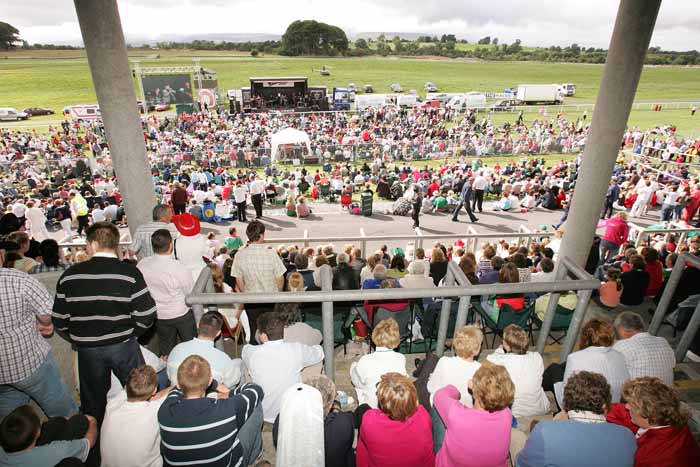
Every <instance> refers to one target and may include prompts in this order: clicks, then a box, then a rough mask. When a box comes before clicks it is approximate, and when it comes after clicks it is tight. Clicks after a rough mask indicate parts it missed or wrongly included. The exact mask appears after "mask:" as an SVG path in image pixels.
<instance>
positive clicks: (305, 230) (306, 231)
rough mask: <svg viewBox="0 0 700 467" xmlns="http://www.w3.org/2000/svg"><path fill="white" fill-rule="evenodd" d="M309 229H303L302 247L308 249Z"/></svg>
mask: <svg viewBox="0 0 700 467" xmlns="http://www.w3.org/2000/svg"><path fill="white" fill-rule="evenodd" d="M308 238H309V229H304V247H306V248H308V247H309V240H307V239H308Z"/></svg>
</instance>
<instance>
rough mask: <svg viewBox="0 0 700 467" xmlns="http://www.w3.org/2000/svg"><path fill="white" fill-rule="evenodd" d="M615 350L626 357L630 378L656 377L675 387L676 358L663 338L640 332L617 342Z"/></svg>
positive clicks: (614, 346)
mask: <svg viewBox="0 0 700 467" xmlns="http://www.w3.org/2000/svg"><path fill="white" fill-rule="evenodd" d="M613 349H615V350H617V351H618V352H620V353H621V354H622V355H624V357H625V362H626V363H627V370H628V371H629V372H630V378H640V377H642V376H655V377H657V378H659V379H660V380H661V381H663V382H664V384H665V385H667V386H673V367H675V366H676V356H675V355H674V353H673V349H671V346H670V345H669V344H668V341H667V340H666V339H664V338H663V337H658V336H652V335H651V334H649V333H648V332H640V333H638V334H635V335H634V336H632V337H630V338H628V339H622V340H619V341H617V342H615V345H613Z"/></svg>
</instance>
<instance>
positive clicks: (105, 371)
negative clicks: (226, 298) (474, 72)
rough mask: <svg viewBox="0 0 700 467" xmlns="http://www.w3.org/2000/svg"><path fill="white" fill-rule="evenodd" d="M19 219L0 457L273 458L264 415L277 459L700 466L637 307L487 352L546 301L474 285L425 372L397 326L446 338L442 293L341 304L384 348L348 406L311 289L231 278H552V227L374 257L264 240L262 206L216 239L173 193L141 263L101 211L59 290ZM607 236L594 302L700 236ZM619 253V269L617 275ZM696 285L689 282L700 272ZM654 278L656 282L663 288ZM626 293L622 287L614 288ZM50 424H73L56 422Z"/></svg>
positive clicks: (6, 286)
mask: <svg viewBox="0 0 700 467" xmlns="http://www.w3.org/2000/svg"><path fill="white" fill-rule="evenodd" d="M618 216H619V215H618ZM618 218H619V219H621V220H622V221H624V215H623V216H622V217H618ZM23 228H24V227H23V226H18V228H17V230H16V231H15V232H13V233H11V234H10V236H9V237H8V238H7V239H6V240H5V241H3V243H2V244H0V252H1V253H2V255H0V257H1V258H2V261H3V263H2V264H3V267H2V268H0V285H1V286H2V290H3V293H2V294H0V301H2V308H3V310H8V312H7V313H4V314H3V319H2V320H0V324H1V325H2V335H3V336H8V337H7V338H5V339H3V340H2V343H3V365H2V373H1V374H2V380H0V384H1V386H0V389H1V391H0V409H1V410H2V413H1V415H2V417H4V418H3V421H2V422H1V423H0V441H1V443H2V444H1V446H2V450H0V459H2V460H3V461H4V462H9V463H10V464H11V465H38V464H37V462H38V463H39V464H42V465H104V466H110V465H114V466H123V465H192V464H196V465H255V464H258V465H265V463H264V462H263V460H262V456H261V452H262V426H263V424H264V423H269V424H272V427H273V440H274V444H275V446H276V448H277V465H285V466H286V465H329V466H330V465H337V466H352V465H358V466H374V465H382V466H385V465H386V466H390V465H397V466H398V465H402V466H406V465H408V466H416V467H419V466H427V465H445V466H447V465H494V466H496V465H499V466H500V465H506V463H507V462H508V459H509V458H510V459H511V460H512V462H513V463H514V464H515V465H520V466H536V465H545V464H547V465H549V464H551V465H594V464H600V465H610V466H619V465H630V466H631V465H640V466H643V465H660V464H663V465H694V464H696V463H697V462H698V461H700V449H698V446H697V443H696V441H695V440H694V438H693V437H692V434H691V433H690V431H689V428H688V413H687V410H686V409H685V408H684V407H683V406H682V404H681V402H680V400H679V397H678V395H677V393H676V392H675V391H674V389H673V368H674V366H675V358H674V353H673V350H672V349H671V347H670V346H669V344H668V342H667V341H666V340H665V339H664V338H662V337H656V336H652V335H650V334H649V333H647V332H646V331H645V330H646V326H645V323H644V320H643V319H642V317H641V316H640V315H639V314H638V313H636V312H632V311H624V312H622V313H619V314H617V316H616V318H615V320H614V322H613V321H611V320H607V319H597V318H596V319H591V320H589V321H588V322H587V323H586V324H585V326H584V327H583V330H582V332H581V339H580V342H579V346H578V350H577V351H576V352H574V353H572V354H570V355H569V357H568V359H567V360H566V362H562V363H560V364H559V363H554V364H551V365H550V366H548V367H546V368H545V365H544V361H543V359H542V356H541V355H540V354H538V353H536V352H533V351H530V350H529V347H530V336H529V331H530V329H529V328H528V326H525V327H522V326H518V325H510V326H508V327H506V328H505V329H504V330H503V336H502V344H501V345H500V346H499V347H498V348H497V349H495V351H494V352H493V353H490V354H489V355H488V356H486V358H479V357H480V355H481V354H482V349H483V348H484V345H483V343H484V332H485V331H488V330H489V326H488V323H489V320H490V321H492V322H496V323H497V322H499V315H500V314H505V313H511V312H513V311H516V312H517V311H519V310H520V311H524V312H529V313H532V316H533V319H534V317H535V316H537V315H539V316H540V318H542V317H543V313H544V312H545V310H546V309H547V307H548V302H549V300H550V295H548V294H544V295H529V294H510V293H509V294H501V295H494V296H484V297H476V298H475V300H474V301H473V307H474V310H475V312H476V315H477V316H478V317H479V318H478V319H477V320H476V321H477V323H478V325H473V324H472V325H468V326H465V327H463V328H460V329H456V330H455V332H454V336H453V337H452V344H451V345H452V348H453V351H454V356H444V357H442V358H440V359H438V358H437V357H436V356H435V355H434V354H429V355H428V357H427V358H426V359H425V360H423V361H421V362H418V365H417V369H416V372H415V373H414V376H415V377H416V379H415V380H413V379H412V378H410V377H409V373H408V371H409V369H408V367H407V362H406V358H405V356H404V355H403V354H401V353H399V351H398V350H399V348H400V346H401V341H402V340H403V339H405V338H407V336H406V332H407V331H408V330H410V329H411V328H415V329H416V335H413V336H410V338H411V339H413V340H414V341H418V340H420V339H427V338H429V337H430V336H433V335H434V333H435V331H436V319H437V316H438V314H439V311H438V310H439V309H440V301H439V300H433V299H426V300H424V301H422V302H421V303H419V304H418V309H417V311H416V313H415V322H413V323H411V322H410V320H411V319H412V317H413V316H414V315H413V314H412V313H409V314H408V315H407V314H406V310H409V309H410V306H411V304H410V303H408V302H405V301H401V300H398V301H397V300H395V301H392V302H390V303H377V302H376V301H375V302H372V301H371V300H370V301H366V302H365V303H364V304H355V305H353V306H348V307H347V308H346V309H344V310H342V311H341V310H338V312H339V313H341V315H342V317H343V324H342V326H343V327H347V326H350V327H351V328H352V330H353V331H351V332H352V333H354V334H355V335H356V338H358V339H362V338H365V339H368V340H369V342H371V343H372V347H373V349H374V350H373V351H372V352H370V353H368V354H366V355H364V356H362V357H361V358H359V360H357V361H356V362H354V363H353V364H352V366H351V368H350V375H349V376H350V380H351V382H352V384H353V386H354V388H355V393H356V396H357V399H356V400H357V406H356V407H355V408H354V410H352V411H350V410H349V409H350V408H352V407H350V406H349V402H348V400H347V396H346V397H345V400H343V399H344V398H343V397H341V393H339V392H338V391H337V390H336V388H335V386H334V384H333V383H332V381H331V380H330V379H329V378H327V377H326V376H324V375H322V374H321V368H320V366H321V365H320V364H321V363H322V362H323V360H324V352H323V348H322V347H321V345H320V344H321V341H322V336H321V334H320V332H319V331H318V330H317V329H316V328H314V327H313V326H312V325H311V324H310V321H309V319H308V318H309V317H310V316H313V314H314V307H313V306H312V305H308V306H301V307H300V306H299V305H295V304H285V303H278V304H276V305H275V304H251V303H248V304H246V303H238V304H236V303H235V294H236V293H256V292H259V293H284V291H293V292H302V291H313V290H319V286H320V284H321V277H320V276H321V275H322V274H327V273H330V274H331V275H332V284H333V289H334V290H368V291H369V290H372V289H388V288H389V289H390V288H412V287H415V288H421V289H424V288H433V287H443V286H445V280H444V279H445V276H446V274H447V270H448V268H449V264H450V262H454V263H456V265H457V267H458V268H459V270H460V271H461V272H462V273H463V274H464V275H465V277H467V278H468V280H469V281H470V282H471V283H473V284H479V283H504V284H505V283H518V282H526V281H547V280H551V278H552V274H553V268H554V261H556V259H557V258H556V255H557V251H558V244H557V242H558V241H560V239H561V238H560V237H561V235H555V236H554V237H553V238H551V239H550V238H549V236H546V235H545V236H543V238H542V239H541V241H533V242H531V243H530V244H527V245H525V246H522V245H518V244H509V243H508V242H506V241H499V242H496V243H495V244H484V245H482V248H481V251H479V252H477V254H474V253H472V252H471V251H467V250H466V249H465V247H464V244H463V243H462V242H461V241H457V242H455V243H454V244H452V245H443V244H436V245H435V246H434V248H433V249H432V250H430V251H428V252H426V251H424V250H423V249H421V248H415V249H412V250H411V249H407V250H405V249H403V248H399V247H396V248H391V249H390V248H389V247H388V246H384V247H382V248H381V249H380V250H378V251H377V252H376V253H374V254H370V255H368V256H367V257H363V255H362V253H361V250H360V249H359V248H357V246H356V245H346V246H343V247H342V248H341V249H337V248H336V247H335V246H333V245H323V246H319V247H318V248H313V247H306V248H305V247H300V246H297V245H288V246H284V247H279V248H278V249H272V248H270V247H269V246H268V245H267V244H265V243H264V241H265V224H263V223H262V222H259V221H258V220H251V221H250V222H249V223H248V225H247V226H246V231H245V237H246V240H245V241H244V240H243V239H242V238H241V237H239V236H238V232H237V231H236V229H235V228H232V230H231V231H230V233H229V236H228V237H227V238H226V239H224V241H223V242H220V243H219V242H217V241H215V239H212V238H207V237H206V236H204V235H202V234H201V232H200V226H199V223H198V221H197V219H196V218H195V217H194V216H192V215H190V214H188V213H185V214H179V215H174V216H173V214H172V211H171V209H170V207H169V206H167V205H158V206H156V208H154V211H153V222H151V223H149V224H144V225H142V226H139V228H138V229H137V232H136V234H135V239H134V242H133V243H132V245H131V247H130V248H129V249H128V250H130V252H131V255H130V257H129V258H128V259H126V258H123V257H122V251H121V250H120V248H119V240H120V235H119V230H118V228H117V227H116V226H115V225H114V224H113V223H111V222H109V221H100V222H96V223H93V224H91V225H89V226H88V227H87V229H86V233H87V238H86V240H87V250H88V251H87V252H88V255H89V257H88V258H87V259H86V260H85V261H82V262H76V263H74V264H72V265H70V266H69V265H67V264H65V263H61V264H63V266H64V267H62V268H58V269H57V270H56V269H54V270H52V272H53V273H54V275H53V277H54V280H55V278H56V276H57V275H58V276H59V277H58V279H57V281H56V282H55V294H54V295H53V296H52V295H51V293H50V292H48V290H47V288H46V287H45V286H44V285H42V283H41V282H40V281H39V280H38V279H44V278H45V275H44V274H41V273H39V274H37V273H36V271H34V272H35V273H34V274H28V273H26V272H24V270H23V269H27V268H26V267H25V266H24V264H23V263H24V262H26V261H29V260H31V257H29V256H21V258H19V259H17V258H15V259H14V260H13V259H12V258H13V256H12V252H15V251H18V252H20V255H24V254H27V253H29V252H30V250H31V249H30V248H29V247H28V243H29V240H30V239H29V236H28V235H27V234H26V232H24V231H23ZM609 229H610V230H612V229H613V227H610V226H609ZM25 240H26V241H25ZM50 241H51V240H45V241H44V242H42V244H41V246H42V247H44V248H46V244H45V242H50ZM15 242H19V244H17V243H15ZM54 243H55V242H54ZM54 246H55V247H56V248H57V245H54ZM599 247H600V248H601V249H603V247H604V246H603V245H601V244H598V245H596V249H597V248H599ZM605 248H607V250H606V251H607V252H608V256H607V257H606V256H605V255H601V254H600V251H594V250H595V249H594V250H592V255H591V256H593V257H594V258H595V260H594V261H593V263H594V264H593V266H594V268H595V269H596V270H597V271H598V273H601V274H606V279H605V282H604V283H603V284H602V287H601V290H600V293H599V297H598V298H597V299H598V300H599V301H601V302H602V303H603V304H608V305H609V307H610V308H611V309H615V310H618V311H619V305H620V303H622V304H623V305H630V304H628V303H625V302H624V294H625V292H626V291H628V289H634V290H637V289H635V287H637V288H638V287H639V284H636V285H635V283H634V282H633V280H631V279H627V277H628V276H625V275H626V274H638V273H643V274H647V275H650V274H649V273H648V272H647V271H646V269H645V268H646V266H647V265H649V264H652V268H651V269H653V270H656V269H657V265H656V263H655V261H658V262H659V263H660V262H661V260H660V258H661V257H662V256H661V255H662V254H666V255H667V256H666V259H668V258H670V257H671V256H668V255H673V254H677V252H680V251H688V252H689V253H691V254H698V250H699V249H700V244H699V243H698V242H697V241H696V239H691V240H688V242H687V243H685V244H679V245H675V246H674V248H672V250H673V251H675V252H676V253H672V252H669V250H668V245H666V249H664V250H663V251H659V249H660V247H659V245H658V244H654V245H649V246H647V247H645V248H646V250H644V251H643V252H642V255H643V258H644V259H642V256H639V255H637V254H636V253H635V254H633V253H632V252H629V251H627V250H625V252H624V253H625V256H624V257H622V258H620V259H617V255H616V252H615V251H610V250H611V248H610V245H607V247H605ZM612 250H614V248H612ZM652 252H655V253H652ZM8 257H9V259H10V261H9V262H8ZM640 259H641V260H642V263H641V265H640V264H638V263H639V260H640ZM644 261H646V263H645V262H644ZM618 263H619V264H618ZM204 268H209V269H210V270H211V273H212V281H213V287H214V291H215V292H217V293H223V294H232V300H231V302H232V303H231V305H224V306H221V307H218V308H217V309H216V310H214V309H212V310H209V311H205V312H204V313H201V312H200V313H195V312H194V311H193V310H192V309H190V308H189V307H188V306H187V305H186V304H185V296H186V295H188V294H189V293H190V292H191V290H192V287H193V284H194V280H195V279H196V278H197V277H198V276H199V274H200V273H201V271H202V270H203V269H204ZM616 268H619V269H620V270H621V271H625V272H622V273H621V274H620V275H615V273H614V270H615V269H616ZM324 269H325V271H326V272H323V270H324ZM687 270H688V271H690V272H689V274H691V275H692V274H694V273H695V274H696V272H697V269H695V268H693V267H688V268H687ZM691 270H692V271H691ZM29 271H30V272H32V269H31V268H29ZM696 275H697V274H696ZM685 280H686V281H689V282H690V283H692V284H694V285H691V287H695V288H697V283H700V282H698V281H695V282H694V283H693V280H692V277H690V278H688V279H685ZM662 281H663V279H662ZM647 282H648V283H647V285H646V290H645V293H648V294H651V295H653V294H654V292H650V291H649V287H650V286H651V282H650V281H647ZM608 285H609V287H606V286H608ZM662 286H663V282H662V284H660V285H659V288H657V289H656V290H655V293H656V294H658V292H659V290H660V287H662ZM638 293H639V292H636V291H635V292H632V293H630V295H631V296H634V297H636V296H637V294H638ZM683 293H686V294H692V293H698V292H692V291H691V290H688V289H686V290H684V292H683ZM616 295H617V298H618V299H619V302H618V303H611V302H610V300H611V297H612V301H613V302H614V301H615V296H616ZM368 297H369V296H368ZM685 298H687V296H686V297H675V299H677V300H681V301H682V300H685ZM576 303H577V295H576V294H575V293H568V294H567V293H563V294H561V296H560V299H559V306H560V307H564V308H569V309H573V308H575V306H576ZM387 310H388V311H387ZM406 316H408V317H409V322H406ZM363 329H364V332H363ZM54 332H55V333H57V334H58V335H59V336H60V337H61V338H63V339H65V340H66V341H68V342H69V343H70V344H71V345H73V346H74V348H75V349H76V351H77V362H78V370H79V387H80V391H79V405H78V404H77V403H76V400H75V399H74V398H73V394H72V391H71V390H70V389H69V386H68V385H67V384H66V382H65V381H64V379H63V378H62V377H61V375H60V373H59V370H58V366H57V364H56V361H55V359H54V356H53V352H52V350H51V346H50V345H49V344H48V342H47V341H46V336H50V335H51V334H52V333H54ZM408 332H410V331H408ZM222 335H226V336H231V337H234V336H235V337H236V338H237V339H240V340H241V342H242V344H244V346H243V348H242V352H241V354H240V358H239V357H237V355H238V353H237V352H238V350H237V347H236V348H235V349H234V355H231V349H228V352H227V351H226V350H227V349H226V347H225V346H224V347H222V346H221V345H217V344H216V342H217V341H221V338H222ZM232 357H233V358H232ZM30 399H33V400H34V401H36V402H37V404H38V405H39V407H40V408H41V409H42V410H43V411H44V413H45V414H46V415H47V416H48V417H49V421H48V422H46V423H45V424H44V425H41V424H40V419H39V417H38V415H37V413H36V412H35V410H34V409H32V408H31V407H30V406H27V405H26V403H27V402H28V401H29V400H30ZM552 413H554V414H555V418H554V419H553V420H542V421H540V422H539V423H538V424H537V425H536V426H534V427H533V428H532V430H531V433H530V436H529V438H527V439H526V437H527V435H526V434H525V433H527V431H528V430H527V429H524V427H519V425H518V423H519V420H522V417H545V418H546V416H547V415H548V414H552ZM50 424H60V426H63V428H62V429H59V430H57V431H56V430H53V431H52V430H51V426H52V425H50ZM126 427H128V429H126ZM300 433H304V436H303V437H300V436H299V434H300ZM356 433H357V436H356ZM661 444H663V445H664V446H665V449H663V450H659V449H658V446H660V445H661ZM124 446H129V449H124ZM574 446H578V447H579V449H574Z"/></svg>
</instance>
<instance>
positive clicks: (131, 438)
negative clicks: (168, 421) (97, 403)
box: [100, 365, 171, 467]
mask: <svg viewBox="0 0 700 467" xmlns="http://www.w3.org/2000/svg"><path fill="white" fill-rule="evenodd" d="M157 389H158V376H157V375H156V371H155V370H154V369H153V368H151V367H150V366H148V365H143V366H141V367H138V368H136V369H134V370H131V373H129V381H128V382H127V383H126V387H125V388H124V389H123V390H122V391H120V392H119V394H118V395H117V396H116V397H115V398H113V399H111V400H109V401H108V402H107V411H106V413H105V418H104V422H103V423H102V432H101V434H100V454H101V455H102V467H122V466H127V465H129V466H136V465H138V466H144V467H160V466H162V465H163V458H162V457H161V455H160V428H159V425H158V410H159V409H160V406H161V404H162V403H163V401H165V396H166V395H167V393H168V391H169V390H170V389H171V388H166V389H163V390H162V391H160V392H157Z"/></svg>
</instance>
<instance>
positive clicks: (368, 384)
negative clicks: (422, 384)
mask: <svg viewBox="0 0 700 467" xmlns="http://www.w3.org/2000/svg"><path fill="white" fill-rule="evenodd" d="M391 372H396V373H400V374H402V375H405V376H408V374H407V373H406V357H405V356H404V355H403V354H400V353H398V352H394V351H393V350H391V349H387V348H386V347H377V349H376V350H375V351H374V352H372V353H371V354H369V355H365V356H363V357H362V358H360V360H359V361H357V362H353V363H352V365H350V379H351V380H352V384H353V385H354V386H355V390H356V391H357V404H358V405H362V404H369V406H370V407H372V408H373V409H376V408H377V404H378V403H377V383H378V382H379V381H380V380H381V379H382V375H385V374H386V373H391Z"/></svg>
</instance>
